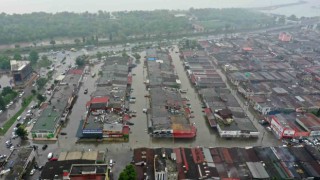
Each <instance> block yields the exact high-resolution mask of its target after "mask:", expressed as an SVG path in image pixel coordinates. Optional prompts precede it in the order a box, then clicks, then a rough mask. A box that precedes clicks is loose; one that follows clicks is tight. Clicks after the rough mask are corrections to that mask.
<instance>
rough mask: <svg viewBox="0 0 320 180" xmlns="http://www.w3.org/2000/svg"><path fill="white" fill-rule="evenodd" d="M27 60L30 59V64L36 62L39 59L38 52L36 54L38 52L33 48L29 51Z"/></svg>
mask: <svg viewBox="0 0 320 180" xmlns="http://www.w3.org/2000/svg"><path fill="white" fill-rule="evenodd" d="M29 60H30V62H31V63H32V64H36V63H37V61H38V60H39V54H38V52H37V51H35V50H32V51H30V53H29Z"/></svg>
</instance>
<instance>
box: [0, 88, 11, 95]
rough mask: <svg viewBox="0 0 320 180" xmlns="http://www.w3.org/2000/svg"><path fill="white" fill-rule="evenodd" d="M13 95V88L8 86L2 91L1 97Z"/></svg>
mask: <svg viewBox="0 0 320 180" xmlns="http://www.w3.org/2000/svg"><path fill="white" fill-rule="evenodd" d="M12 93H13V90H12V88H11V87H9V86H7V87H4V88H3V89H2V92H1V95H2V96H6V95H8V94H12Z"/></svg>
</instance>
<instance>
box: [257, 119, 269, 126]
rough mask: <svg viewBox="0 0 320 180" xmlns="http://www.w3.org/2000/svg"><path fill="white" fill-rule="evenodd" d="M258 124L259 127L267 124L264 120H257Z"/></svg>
mask: <svg viewBox="0 0 320 180" xmlns="http://www.w3.org/2000/svg"><path fill="white" fill-rule="evenodd" d="M258 122H259V124H261V125H267V124H269V123H268V121H266V120H264V119H261V120H259V121H258Z"/></svg>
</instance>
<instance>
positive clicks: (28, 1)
mask: <svg viewBox="0 0 320 180" xmlns="http://www.w3.org/2000/svg"><path fill="white" fill-rule="evenodd" d="M297 1H298V0H0V4H1V6H0V12H5V13H10V14H12V13H30V12H34V11H36V12H38V11H45V12H61V11H72V12H84V11H89V12H97V11H98V10H105V11H120V10H154V9H189V8H190V7H194V8H215V7H216V8H224V7H262V6H270V5H276V4H283V3H291V2H297ZM309 1H313V0H309ZM318 1H320V0H318Z"/></svg>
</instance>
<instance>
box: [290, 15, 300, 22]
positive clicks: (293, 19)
mask: <svg viewBox="0 0 320 180" xmlns="http://www.w3.org/2000/svg"><path fill="white" fill-rule="evenodd" d="M288 19H289V20H292V21H296V20H298V18H297V16H296V15H294V14H292V15H291V16H289V17H288Z"/></svg>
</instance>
